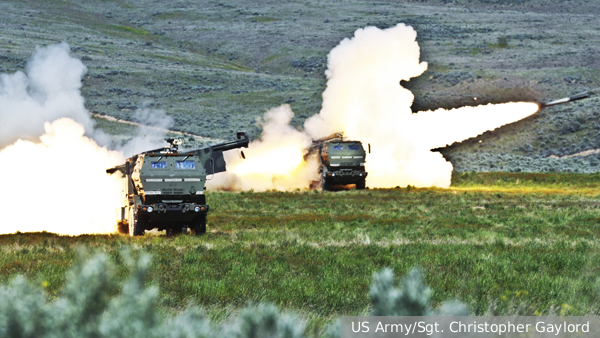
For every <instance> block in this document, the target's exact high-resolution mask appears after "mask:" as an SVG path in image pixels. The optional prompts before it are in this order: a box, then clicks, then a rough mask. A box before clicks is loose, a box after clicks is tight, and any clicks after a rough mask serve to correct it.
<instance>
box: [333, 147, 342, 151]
mask: <svg viewBox="0 0 600 338" xmlns="http://www.w3.org/2000/svg"><path fill="white" fill-rule="evenodd" d="M333 150H344V146H333Z"/></svg>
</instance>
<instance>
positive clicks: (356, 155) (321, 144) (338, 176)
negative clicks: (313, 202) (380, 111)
mask: <svg viewBox="0 0 600 338" xmlns="http://www.w3.org/2000/svg"><path fill="white" fill-rule="evenodd" d="M368 149H369V151H368V152H369V153H370V152H371V145H370V144H369V145H368ZM309 154H316V155H317V158H318V161H319V174H320V176H321V180H320V182H317V183H318V184H317V185H320V186H321V188H322V189H323V190H330V188H331V186H333V185H348V184H355V185H356V189H364V188H365V186H366V178H367V172H366V171H365V162H366V156H367V152H366V151H365V149H364V148H363V145H362V142H360V141H350V140H344V134H343V133H335V134H333V135H330V136H328V137H324V138H321V139H318V140H315V141H313V144H312V146H311V148H310V150H309Z"/></svg>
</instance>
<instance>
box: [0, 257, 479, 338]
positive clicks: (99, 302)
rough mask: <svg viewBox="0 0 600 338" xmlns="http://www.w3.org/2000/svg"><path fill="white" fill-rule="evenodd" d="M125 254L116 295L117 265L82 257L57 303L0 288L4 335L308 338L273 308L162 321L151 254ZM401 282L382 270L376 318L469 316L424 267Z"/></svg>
mask: <svg viewBox="0 0 600 338" xmlns="http://www.w3.org/2000/svg"><path fill="white" fill-rule="evenodd" d="M123 256H124V260H125V261H126V262H127V263H128V265H129V267H130V271H131V273H130V276H129V279H128V280H127V281H126V282H125V284H124V285H123V286H122V288H121V291H120V293H119V294H116V295H115V293H116V291H117V289H118V286H117V285H116V284H115V283H114V280H115V279H114V267H113V265H112V264H111V263H110V262H109V259H108V257H107V256H106V255H104V254H99V255H96V256H95V257H93V258H91V259H90V260H88V261H87V262H84V261H83V259H79V262H78V263H77V264H76V265H75V267H74V268H73V269H72V270H71V272H70V273H69V274H68V275H67V280H66V282H65V285H64V289H63V291H62V296H61V297H60V298H57V299H54V300H51V301H48V299H47V297H46V295H45V294H44V292H43V291H42V290H41V289H40V288H39V287H36V286H34V285H33V284H31V283H30V282H28V281H27V280H26V279H25V278H23V277H17V278H15V279H14V280H13V281H12V282H11V283H10V284H9V285H7V286H3V287H0V337H42V336H44V337H57V338H58V337H73V338H75V337H83V338H85V337H94V338H102V337H124V338H125V337H128V338H135V337H140V338H141V337H168V338H192V337H205V338H209V337H236V338H246V337H248V338H250V337H273V338H275V337H282V338H283V337H286V338H296V337H297V338H301V337H306V335H305V332H304V331H305V330H304V329H305V324H304V323H305V321H304V320H303V319H302V318H300V317H298V316H296V315H293V314H281V313H280V311H279V310H278V309H277V308H276V307H275V306H273V305H265V304H262V305H258V306H256V307H248V308H246V309H244V310H242V311H241V312H240V314H239V315H238V316H237V317H235V318H230V319H227V320H225V321H224V322H223V323H220V324H213V323H211V322H210V321H209V320H208V319H207V318H206V317H205V316H204V314H203V312H202V310H201V309H200V308H198V307H196V306H189V307H188V308H187V309H185V310H183V311H182V312H180V313H179V314H177V315H174V316H169V315H167V316H161V315H159V311H158V310H159V309H158V306H157V304H158V297H159V291H158V288H157V287H155V286H147V285H146V279H147V276H148V270H149V267H150V258H149V256H147V255H142V256H141V257H140V258H139V259H138V260H134V259H132V258H131V257H130V256H129V255H128V254H124V255H123ZM80 257H83V255H81V254H80ZM42 285H43V283H42ZM401 285H402V289H398V288H396V287H395V286H394V274H393V273H392V271H391V270H390V269H385V270H383V271H381V272H379V273H376V274H375V275H374V277H373V281H372V284H371V289H370V296H371V301H372V303H373V309H372V311H371V315H374V316H426V315H468V314H469V311H468V309H467V307H466V305H464V304H462V303H459V302H449V303H444V304H443V305H442V306H441V307H440V309H438V310H432V309H431V306H430V298H431V295H432V291H431V289H430V288H429V287H427V286H426V285H425V284H424V282H423V278H422V273H421V271H420V270H418V269H413V270H412V271H411V272H410V273H409V274H408V275H407V276H406V277H405V278H404V279H403V281H402V282H401ZM340 334H341V326H340V321H339V320H338V321H336V322H334V323H333V324H331V325H330V326H329V327H327V328H326V329H325V330H324V336H325V337H331V338H333V337H339V336H340Z"/></svg>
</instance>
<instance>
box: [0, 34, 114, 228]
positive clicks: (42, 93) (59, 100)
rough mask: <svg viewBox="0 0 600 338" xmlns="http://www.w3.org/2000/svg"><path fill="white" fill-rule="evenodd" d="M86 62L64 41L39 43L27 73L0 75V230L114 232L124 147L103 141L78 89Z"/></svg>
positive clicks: (27, 67) (103, 136)
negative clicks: (117, 169)
mask: <svg viewBox="0 0 600 338" xmlns="http://www.w3.org/2000/svg"><path fill="white" fill-rule="evenodd" d="M86 71H87V68H86V67H85V65H84V64H83V63H82V62H81V61H80V60H78V59H76V58H73V57H71V56H70V55H69V46H68V45H67V44H66V43H61V44H58V45H52V46H48V47H44V48H37V49H36V52H35V53H34V55H33V56H32V58H31V59H30V60H29V61H28V63H27V66H26V72H16V73H13V74H1V75H0V177H2V178H3V179H2V180H0V191H3V192H4V193H3V194H0V204H1V205H3V206H4V212H3V214H2V218H1V221H0V224H1V226H0V233H12V232H15V231H22V232H31V231H49V232H54V233H58V234H66V235H77V234H84V233H110V232H114V231H115V226H116V224H115V209H117V208H119V207H120V206H121V204H122V203H123V195H122V192H121V191H122V181H123V180H122V179H121V178H120V177H118V176H114V175H113V176H108V175H107V174H106V172H105V170H106V169H107V168H110V167H112V166H114V165H117V164H120V163H122V162H123V161H124V160H125V159H124V157H123V154H122V153H120V152H117V151H110V150H108V149H107V148H106V147H100V146H98V144H97V143H96V141H94V140H93V139H91V138H89V137H86V136H84V135H86V134H87V135H94V136H95V137H96V138H97V139H104V140H106V135H105V134H103V133H102V132H100V131H96V130H94V129H93V126H94V123H93V120H92V119H91V118H90V116H89V114H88V112H87V109H85V106H84V99H83V97H82V96H81V93H80V88H81V78H82V77H83V75H84V74H85V73H86Z"/></svg>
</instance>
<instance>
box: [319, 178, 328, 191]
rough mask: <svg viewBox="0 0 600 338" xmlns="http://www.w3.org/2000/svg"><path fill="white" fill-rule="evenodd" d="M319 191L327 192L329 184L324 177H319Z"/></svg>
mask: <svg viewBox="0 0 600 338" xmlns="http://www.w3.org/2000/svg"><path fill="white" fill-rule="evenodd" d="M321 189H322V190H323V191H327V190H329V182H327V179H326V178H325V175H323V176H321Z"/></svg>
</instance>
